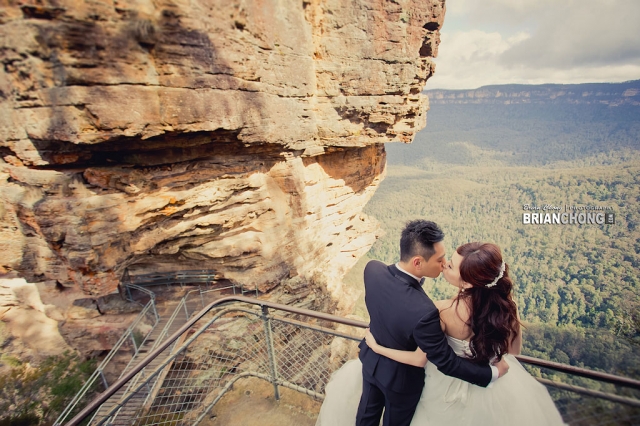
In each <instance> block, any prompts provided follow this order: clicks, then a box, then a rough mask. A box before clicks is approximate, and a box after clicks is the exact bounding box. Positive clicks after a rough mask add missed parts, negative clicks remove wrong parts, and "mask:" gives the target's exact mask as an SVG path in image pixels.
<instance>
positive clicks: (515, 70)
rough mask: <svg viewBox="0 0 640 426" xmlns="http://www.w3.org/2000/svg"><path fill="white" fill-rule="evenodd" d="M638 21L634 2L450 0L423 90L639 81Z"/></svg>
mask: <svg viewBox="0 0 640 426" xmlns="http://www.w3.org/2000/svg"><path fill="white" fill-rule="evenodd" d="M638 22H640V1H638V0H580V1H578V0H562V1H559V0H454V1H451V2H450V3H447V15H446V17H445V25H444V27H443V29H442V33H441V37H442V43H441V44H440V48H439V57H438V58H437V59H436V65H437V72H436V75H435V76H434V77H433V78H432V79H431V80H429V82H428V83H427V87H426V88H427V89H429V88H452V89H453V88H457V89H462V88H475V87H479V86H483V85H487V84H509V83H526V84H539V83H584V82H597V81H623V80H633V79H639V78H640V25H638ZM448 28H449V29H448Z"/></svg>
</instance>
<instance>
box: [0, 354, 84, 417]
mask: <svg viewBox="0 0 640 426" xmlns="http://www.w3.org/2000/svg"><path fill="white" fill-rule="evenodd" d="M1 362H2V364H5V365H6V366H8V371H6V372H5V373H4V374H1V375H0V426H5V425H6V426H8V425H12V426H17V425H43V424H45V425H46V424H52V423H53V421H54V420H55V419H56V417H57V416H58V415H59V413H60V412H61V411H62V410H63V409H64V408H65V406H66V405H67V404H68V403H69V401H70V400H71V398H73V396H74V395H75V394H76V393H77V392H78V391H79V390H80V388H81V387H82V384H83V383H84V382H85V380H87V378H88V377H89V376H90V375H91V373H92V372H93V371H94V370H95V361H94V360H89V361H82V360H80V359H79V357H78V355H76V354H71V353H68V352H65V353H64V354H63V355H60V356H54V357H49V358H47V359H46V360H45V361H43V362H42V363H41V364H40V365H38V366H31V365H30V364H28V363H22V362H20V361H18V360H17V359H15V358H10V357H3V359H2V360H1Z"/></svg>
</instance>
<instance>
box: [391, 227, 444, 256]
mask: <svg viewBox="0 0 640 426" xmlns="http://www.w3.org/2000/svg"><path fill="white" fill-rule="evenodd" d="M443 239H444V232H442V229H440V227H439V226H438V225H437V224H435V223H434V222H431V221H429V220H422V219H417V220H412V221H411V222H409V223H407V226H405V227H404V229H403V230H402V236H401V237H400V260H402V261H403V262H406V261H408V260H409V259H411V258H412V257H413V256H417V255H419V256H422V257H424V258H425V260H429V259H430V258H431V256H433V254H434V253H435V252H436V250H435V249H434V248H433V244H435V243H438V242H440V241H442V240H443Z"/></svg>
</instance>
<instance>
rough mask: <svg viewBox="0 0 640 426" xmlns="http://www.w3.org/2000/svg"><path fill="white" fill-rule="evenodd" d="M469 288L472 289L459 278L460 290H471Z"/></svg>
mask: <svg viewBox="0 0 640 426" xmlns="http://www.w3.org/2000/svg"><path fill="white" fill-rule="evenodd" d="M471 287H473V285H471V284H469V283H468V282H466V281H462V278H460V288H461V289H462V290H466V289H468V288H471Z"/></svg>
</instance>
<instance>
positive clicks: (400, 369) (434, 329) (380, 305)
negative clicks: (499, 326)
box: [360, 260, 491, 393]
mask: <svg viewBox="0 0 640 426" xmlns="http://www.w3.org/2000/svg"><path fill="white" fill-rule="evenodd" d="M364 286H365V303H366V305H367V309H368V311H369V316H370V318H371V323H370V328H371V333H372V334H373V336H374V337H375V338H376V341H377V342H378V343H379V344H380V345H382V346H386V347H388V348H392V349H400V350H405V351H414V350H416V348H417V347H418V346H420V349H422V350H423V351H424V352H426V353H427V357H428V359H429V362H431V363H433V364H435V365H436V366H437V367H438V370H440V371H441V372H442V373H444V374H446V375H448V376H453V377H457V378H459V379H462V380H464V381H466V382H469V383H473V384H475V385H478V386H483V387H484V386H487V385H488V384H489V383H490V382H491V368H490V367H489V366H488V365H477V364H474V363H472V362H470V361H469V360H466V359H464V358H461V357H458V356H457V355H456V354H455V352H454V351H453V349H451V347H450V346H449V344H448V343H447V338H446V337H445V335H444V333H443V332H442V328H441V327H440V314H439V313H438V308H436V306H435V305H434V303H433V301H432V300H431V299H430V298H429V296H427V294H426V293H425V292H424V290H423V289H422V287H421V286H420V283H419V282H418V281H416V280H415V279H414V278H412V277H411V276H409V275H407V274H405V273H403V272H401V271H400V270H399V269H398V268H397V267H396V266H395V265H385V264H384V263H382V262H378V261H375V260H373V261H371V262H369V263H368V264H367V266H366V268H365V270H364ZM360 360H361V361H362V366H363V369H364V370H365V371H366V372H367V373H369V374H370V375H371V376H373V377H375V378H376V379H377V380H378V381H379V382H380V383H381V384H382V385H383V386H385V387H386V388H387V389H390V390H392V391H394V392H398V393H417V392H422V388H423V387H424V376H425V374H424V368H420V367H414V366H411V365H407V364H401V363H399V362H396V361H393V360H391V359H389V358H387V357H384V356H381V355H378V354H376V353H375V352H373V351H372V350H371V349H370V348H369V347H368V346H367V344H366V343H365V341H364V340H362V342H360Z"/></svg>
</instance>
